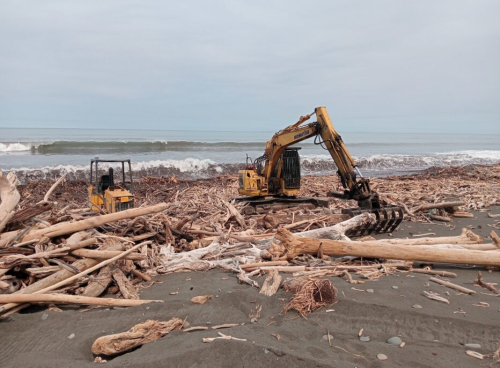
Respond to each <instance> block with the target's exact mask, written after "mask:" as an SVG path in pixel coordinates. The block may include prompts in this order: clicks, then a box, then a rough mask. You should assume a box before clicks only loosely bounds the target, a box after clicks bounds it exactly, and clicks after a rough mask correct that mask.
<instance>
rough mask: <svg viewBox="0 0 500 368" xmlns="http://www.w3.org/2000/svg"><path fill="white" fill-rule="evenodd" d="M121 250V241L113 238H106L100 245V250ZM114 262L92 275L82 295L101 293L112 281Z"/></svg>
mask: <svg viewBox="0 0 500 368" xmlns="http://www.w3.org/2000/svg"><path fill="white" fill-rule="evenodd" d="M116 249H119V250H122V243H120V242H119V241H118V240H117V239H115V238H107V239H106V240H105V241H104V244H102V245H101V250H107V251H109V250H116ZM115 266H116V265H114V264H110V265H108V266H104V267H103V268H101V269H100V270H99V273H98V274H97V276H96V277H92V278H91V279H90V281H89V283H88V284H87V286H86V287H85V290H84V291H83V293H82V295H83V296H94V297H96V296H99V295H101V294H102V293H103V292H104V291H105V290H106V289H107V288H108V286H109V284H111V282H112V281H113V277H112V273H113V270H114V269H115Z"/></svg>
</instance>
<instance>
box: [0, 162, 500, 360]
mask: <svg viewBox="0 0 500 368" xmlns="http://www.w3.org/2000/svg"><path fill="white" fill-rule="evenodd" d="M497 168H498V166H497V167H471V168H469V169H467V168H465V169H464V168H462V169H453V168H450V169H436V170H434V171H432V170H430V171H429V172H427V173H426V174H421V175H420V176H419V175H417V176H411V177H400V178H398V177H392V178H389V179H384V178H379V179H376V180H375V182H376V187H377V188H378V190H381V191H384V192H386V189H384V188H385V187H384V185H400V187H401V186H403V187H404V185H405V182H406V183H411V182H419V183H421V182H426V183H428V184H430V185H432V180H437V181H439V180H445V181H446V180H448V182H449V183H451V185H450V188H448V189H443V188H441V190H443V191H444V192H446V191H449V192H451V193H455V195H456V197H457V198H465V197H466V196H465V194H463V193H460V192H459V189H458V187H459V186H460V185H459V184H454V183H458V182H460V181H464V180H466V179H467V180H469V181H468V182H467V183H469V184H467V185H470V182H471V180H476V181H478V180H479V181H478V185H479V188H481V184H485V185H486V187H487V186H488V185H489V183H488V181H489V180H491V179H492V178H493V180H496V179H495V178H497V174H495V173H496V172H497ZM425 175H427V178H423V179H422V180H421V181H420V179H419V177H424V176H425ZM486 175H490V176H489V177H487V176H486ZM473 178H476V179H473ZM303 180H304V182H305V183H307V187H308V188H310V190H313V191H314V190H315V189H316V190H318V187H320V186H321V185H328V183H329V181H332V182H333V181H334V180H335V179H334V177H331V178H330V177H326V178H325V177H323V178H322V177H307V178H303ZM235 181H236V178H235V177H221V178H216V179H215V180H198V181H194V182H193V181H180V182H179V181H177V182H176V184H174V182H173V181H172V178H170V179H169V178H163V179H162V178H144V179H142V180H141V182H140V183H138V184H139V185H138V197H140V198H141V200H140V202H139V203H146V202H147V203H151V202H160V201H162V200H168V199H170V201H175V200H176V199H174V198H177V197H178V196H179V195H178V194H177V195H176V193H184V195H186V196H187V195H188V193H189V192H186V190H192V191H194V193H196V192H197V190H203V191H205V192H206V193H208V195H209V196H210V193H211V192H213V189H217V188H219V189H218V190H225V191H227V192H226V194H231V193H234V190H235V188H236V184H235ZM325 183H326V184H325ZM51 184H52V181H51V180H39V181H34V182H32V183H30V184H28V185H26V186H20V192H21V193H22V194H23V196H26V193H30V195H31V197H30V198H29V199H28V200H27V201H28V202H34V203H36V201H37V200H38V198H39V197H40V196H42V197H43V193H45V191H46V190H47V188H48V187H49V186H50V185H51ZM453 185H457V188H454V187H453ZM497 186H498V182H497V183H496V184H494V183H493V189H490V192H487V191H483V193H490V194H491V193H493V194H494V193H496V194H498V192H497V189H496V188H497ZM151 187H154V188H157V192H156V193H155V196H149V197H148V193H149V194H151V192H153V190H152V189H151ZM416 187H418V185H417V184H414V188H416ZM486 187H484V188H486ZM85 188H86V183H85V182H84V181H69V182H66V183H64V184H63V185H62V186H61V187H60V188H58V189H57V191H56V192H55V193H54V196H55V198H57V201H58V202H57V206H58V207H63V206H67V205H68V204H70V203H72V204H73V205H76V206H83V205H84V204H85V201H86V197H85V195H86V192H85ZM194 188H198V189H194ZM202 188H204V189H202ZM210 188H212V189H210ZM221 188H225V189H221ZM407 188H410V186H409V184H407ZM455 189H456V190H457V191H454V190H455ZM491 190H493V192H491ZM434 191H435V193H437V192H436V189H434ZM479 192H482V190H481V189H479ZM451 193H450V194H451ZM476 193H477V192H476ZM393 194H394V195H396V194H397V193H393ZM409 195H410V196H411V194H409ZM474 195H476V199H474ZM190 198H192V197H190ZM450 198H451V197H450ZM485 198H487V196H485ZM179 200H181V198H179ZM188 202H189V200H187V202H186V203H188ZM479 202H480V200H479V199H478V198H477V194H471V195H470V199H469V200H468V201H467V203H468V204H469V205H471V204H473V203H475V204H476V205H477V203H479ZM26 203H27V202H26ZM335 203H339V202H335ZM479 207H481V205H479ZM183 210H184V211H186V210H188V209H187V208H186V207H184V208H183ZM470 212H471V213H472V214H473V218H453V221H452V222H450V223H442V222H437V221H434V222H432V223H425V222H420V221H405V222H403V224H402V225H401V226H400V227H399V228H398V229H397V231H395V232H394V233H392V234H380V235H377V236H376V238H377V239H389V238H413V237H414V235H419V234H431V235H430V236H433V237H440V236H455V235H459V234H460V232H461V229H462V228H468V229H471V230H472V231H473V232H474V233H475V234H477V235H480V236H481V237H483V238H484V239H486V240H489V234H490V232H491V230H495V229H496V228H498V226H499V221H498V218H494V217H489V216H488V213H491V214H496V213H500V207H499V206H498V205H490V204H484V207H482V208H477V209H470ZM167 213H168V212H167ZM174 215H175V214H174V213H173V212H172V213H171V215H170V216H174ZM311 216H313V214H312V213H311ZM247 220H248V217H247ZM172 221H175V217H172ZM486 242H488V241H486ZM423 266H424V265H423V264H420V263H416V264H414V268H419V267H423ZM433 269H434V270H445V271H450V272H453V273H455V274H456V275H457V276H456V277H455V278H450V279H449V280H450V281H452V282H453V283H456V284H459V285H461V286H464V287H467V288H470V289H473V290H474V291H476V293H475V294H474V295H466V294H463V293H459V292H457V291H455V290H451V289H447V288H445V287H443V286H440V285H438V284H435V283H432V282H430V281H429V278H430V275H425V274H417V273H411V272H407V271H405V270H400V271H398V272H395V273H393V274H388V275H384V276H382V277H380V278H378V279H376V280H367V279H365V278H363V277H361V276H359V275H355V274H353V276H352V277H353V278H354V279H355V280H358V281H360V282H363V283H359V284H351V283H349V282H347V281H346V279H344V278H341V277H330V278H328V279H330V280H331V281H332V283H333V285H334V286H335V287H336V288H337V289H338V296H337V300H336V301H335V302H334V303H333V304H331V305H327V306H325V307H323V308H320V309H318V310H316V311H314V312H313V313H311V314H308V315H307V316H306V317H302V316H300V315H299V314H298V313H297V312H295V311H289V312H287V313H286V314H285V313H284V312H283V308H284V305H285V304H286V303H287V302H288V301H289V300H290V298H291V293H290V292H285V291H284V290H282V289H280V290H279V291H278V292H277V293H276V294H275V295H274V296H271V297H266V296H264V295H262V294H259V290H258V289H257V288H255V287H253V286H251V285H248V284H241V283H239V282H238V279H237V278H236V277H235V274H234V273H232V272H227V271H224V270H221V269H212V270H210V271H206V272H178V273H171V274H166V275H158V276H156V277H154V279H153V282H152V283H149V284H148V287H147V288H145V289H139V290H140V293H139V295H140V298H141V299H159V300H163V301H164V303H152V304H147V305H142V306H137V307H130V308H121V307H91V308H85V307H71V306H64V305H58V307H59V308H60V309H54V308H53V309H52V310H50V309H47V308H46V307H30V308H28V309H25V310H23V311H22V312H19V313H16V314H13V315H11V316H9V317H7V318H5V319H3V320H2V321H1V322H0V328H1V330H2V334H1V337H0V357H1V358H0V359H1V362H0V365H1V366H2V367H65V366H72V367H90V366H95V364H97V363H94V359H95V356H94V355H93V354H92V352H91V346H92V344H93V342H94V341H95V339H97V338H98V337H100V336H103V335H107V334H112V333H118V332H124V331H126V330H128V329H130V328H131V327H132V326H133V325H135V324H137V323H141V322H144V321H146V320H149V319H155V320H160V321H167V320H169V319H171V318H173V317H178V318H181V319H182V320H184V319H185V320H186V321H187V322H188V324H189V326H204V327H208V329H207V330H202V331H194V332H184V331H172V332H170V333H169V334H168V335H166V336H164V337H163V338H161V339H159V340H157V341H154V342H152V343H149V344H145V345H143V346H141V347H139V348H137V349H134V350H133V351H130V352H127V353H124V354H122V355H119V356H117V357H114V358H105V359H106V360H107V363H105V364H106V366H109V367H115V366H116V367H118V366H120V367H157V366H167V365H168V366H173V367H250V366H275V367H401V366H407V367H447V366H454V367H464V368H465V367H483V366H484V364H485V363H491V362H493V360H491V359H490V358H484V360H479V359H476V358H474V357H471V356H468V355H466V351H467V350H473V351H476V352H478V353H482V354H488V353H492V352H494V351H495V350H497V349H498V348H499V342H500V325H499V321H500V299H499V298H498V296H495V295H494V294H492V293H491V292H490V291H488V290H486V289H483V288H479V287H477V286H475V285H474V280H475V279H477V274H478V271H482V273H483V275H484V279H485V281H486V282H489V283H497V284H498V283H500V278H499V274H498V270H497V271H488V270H487V269H485V268H484V267H476V266H468V265H449V264H447V265H443V264H439V263H435V262H434V263H433ZM282 275H283V277H285V278H286V277H291V274H286V273H283V274H282ZM264 278H265V276H258V277H255V280H256V281H257V282H258V283H259V284H262V282H263V280H264ZM424 291H429V292H432V291H434V292H437V293H440V295H442V296H445V297H446V298H447V299H449V304H444V303H441V302H438V301H435V300H430V299H427V298H426V297H425V296H424V295H423V292H424ZM200 295H211V296H213V298H212V299H211V300H209V301H207V302H206V303H205V304H202V305H197V304H193V303H192V302H191V298H193V297H195V296H200ZM222 324H237V326H233V327H231V328H227V329H222V330H213V329H211V327H212V326H216V325H222ZM186 327H187V326H186ZM361 330H362V332H361V333H360V331H361ZM218 332H221V333H223V334H225V335H229V336H232V337H235V338H238V339H245V341H234V340H215V341H213V342H211V343H204V342H203V338H207V337H216V336H219V335H218ZM360 335H361V336H362V337H364V338H365V340H366V337H369V341H360ZM328 336H330V337H328ZM391 337H399V338H400V339H401V340H402V341H403V342H404V346H403V347H399V346H394V345H390V344H388V343H386V341H387V340H388V339H389V338H391ZM465 344H479V347H478V346H475V345H472V346H474V348H468V347H465V346H464V345H465ZM379 354H384V355H385V356H386V357H387V359H386V360H380V359H379V358H377V356H378V355H379Z"/></svg>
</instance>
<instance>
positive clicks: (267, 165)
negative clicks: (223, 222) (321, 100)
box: [235, 107, 403, 236]
mask: <svg viewBox="0 0 500 368" xmlns="http://www.w3.org/2000/svg"><path fill="white" fill-rule="evenodd" d="M313 115H316V118H317V121H316V122H312V123H306V122H307V121H308V120H309V119H310V118H311V117H312V116H313ZM311 137H315V139H314V143H315V144H318V145H321V147H323V148H324V149H326V150H328V152H329V153H330V155H331V157H332V159H333V161H334V162H335V165H336V166H337V169H338V170H337V174H338V176H339V178H340V181H341V183H342V186H343V188H344V191H343V192H342V193H338V192H328V193H327V196H329V197H336V198H341V199H353V200H356V201H357V202H358V206H359V207H358V208H354V209H346V210H343V213H347V214H350V215H352V216H355V215H357V214H360V213H362V212H372V213H374V214H375V215H376V216H377V223H376V224H375V226H370V227H368V228H365V229H356V231H355V232H351V234H350V235H351V236H353V235H356V236H361V235H364V234H369V233H372V232H375V233H384V232H392V231H393V230H395V229H396V228H397V227H398V226H399V224H400V223H401V222H402V220H403V211H402V209H401V208H400V207H397V206H388V205H387V204H386V203H383V202H381V201H380V198H379V196H378V194H377V193H376V192H375V191H373V190H372V189H371V188H370V181H369V180H368V179H367V178H364V177H363V176H362V175H361V172H360V171H359V169H358V167H357V163H356V161H355V160H354V158H353V157H352V156H351V154H350V153H349V151H348V150H347V147H346V146H345V144H344V142H343V141H342V138H341V136H340V135H339V134H338V133H337V131H336V130H335V129H334V127H333V125H332V122H331V120H330V117H329V116H328V112H327V111H326V108H325V107H317V108H316V109H315V110H314V112H313V113H312V114H309V115H305V116H301V117H300V119H299V121H297V122H296V123H295V124H292V125H290V126H288V127H286V128H285V129H283V130H280V131H279V132H277V133H275V134H274V136H273V137H272V138H271V140H269V141H268V142H267V143H266V150H265V152H264V155H262V156H261V157H259V158H257V159H256V160H255V161H253V162H251V163H247V167H246V169H245V170H240V171H239V172H238V177H239V194H240V195H243V196H246V197H238V198H235V199H236V200H237V201H239V202H246V203H248V204H249V205H250V206H251V207H250V208H251V209H253V210H254V211H257V212H262V211H265V210H266V208H267V209H268V208H269V206H272V205H278V208H279V206H280V205H283V206H297V205H299V204H302V205H306V206H314V207H316V206H328V200H326V199H321V198H312V197H297V196H298V195H299V193H300V158H299V153H298V151H299V149H300V148H294V147H290V146H292V145H293V144H296V143H299V142H301V141H303V140H306V139H308V138H311ZM247 212H248V209H247Z"/></svg>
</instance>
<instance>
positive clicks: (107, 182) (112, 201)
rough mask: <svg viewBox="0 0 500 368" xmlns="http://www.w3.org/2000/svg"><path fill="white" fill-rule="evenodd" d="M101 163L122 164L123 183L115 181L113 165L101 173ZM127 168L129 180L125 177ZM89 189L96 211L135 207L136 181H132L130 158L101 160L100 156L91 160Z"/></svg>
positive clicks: (112, 210)
mask: <svg viewBox="0 0 500 368" xmlns="http://www.w3.org/2000/svg"><path fill="white" fill-rule="evenodd" d="M100 163H107V164H121V174H122V175H121V176H122V182H121V184H116V183H115V177H114V170H113V168H112V167H111V166H110V167H109V168H108V170H107V172H105V174H103V175H99V164H100ZM125 164H127V165H125ZM126 169H128V176H129V181H128V182H127V181H126V179H125V177H126V173H125V172H126ZM88 191H89V201H90V206H91V208H92V210H94V211H99V212H103V213H114V212H119V211H124V210H128V209H130V208H133V207H134V194H133V193H134V182H133V181H132V165H131V163H130V160H101V159H99V158H98V157H96V158H95V159H92V160H90V185H89V188H88Z"/></svg>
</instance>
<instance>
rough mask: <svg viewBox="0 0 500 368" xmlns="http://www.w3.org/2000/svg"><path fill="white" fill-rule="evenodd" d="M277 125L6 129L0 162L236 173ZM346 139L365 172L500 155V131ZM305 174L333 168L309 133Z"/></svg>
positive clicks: (30, 172) (27, 170) (40, 169)
mask: <svg viewBox="0 0 500 368" xmlns="http://www.w3.org/2000/svg"><path fill="white" fill-rule="evenodd" d="M273 134H274V132H263V131H259V132H217V131H182V130H176V131H168V130H156V131H155V130H111V129H103V130H90V129H88V130H87V129H16V128H0V169H2V170H3V171H14V172H16V174H17V175H18V178H19V179H20V180H21V181H25V180H28V179H35V178H56V177H58V176H60V175H61V174H62V173H66V172H67V173H69V177H73V178H86V177H88V169H89V163H90V159H91V158H95V157H99V158H102V159H105V158H130V159H131V160H132V162H133V169H134V171H135V175H136V177H138V176H141V175H168V176H170V175H172V174H174V175H176V176H178V177H181V178H206V177H211V176H214V175H220V174H235V173H236V172H237V171H238V170H239V169H240V168H243V167H244V166H245V161H246V157H247V155H248V156H249V157H250V158H251V159H255V158H257V157H258V156H260V155H262V154H263V152H264V148H265V142H266V141H267V140H269V139H270V138H271V137H272V135H273ZM342 139H343V140H344V143H345V144H346V146H347V148H348V149H349V151H350V152H351V154H352V155H353V156H354V158H355V159H356V160H357V161H358V164H359V168H360V170H361V171H362V172H363V174H365V175H368V176H386V175H391V174H404V173H413V172H416V171H419V170H422V169H426V168H428V167H431V166H463V165H467V164H474V163H478V164H493V163H497V162H499V161H500V135H498V134H496V135H495V134H491V135H474V134H472V135H471V134H424V133H421V134H397V133H392V134H386V133H348V132H346V133H344V134H342ZM296 146H298V147H301V150H300V155H301V161H302V173H303V175H308V174H312V175H323V174H329V173H334V172H335V171H336V168H335V165H334V164H333V161H332V159H331V157H330V155H329V153H328V151H325V150H324V149H322V148H321V147H320V146H318V145H315V144H314V139H308V140H305V141H303V142H301V143H299V144H297V145H296Z"/></svg>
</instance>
